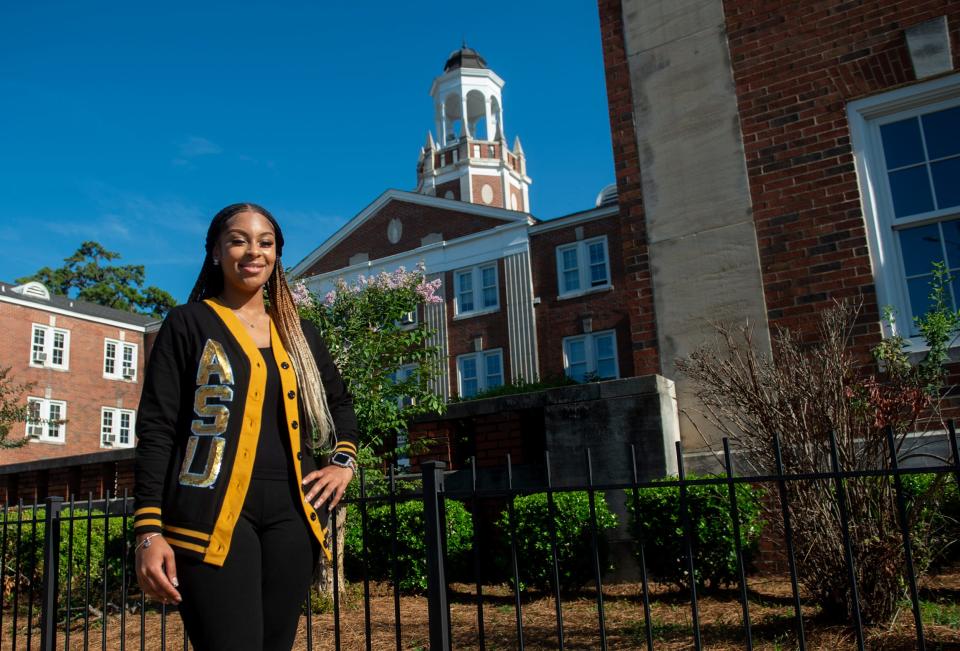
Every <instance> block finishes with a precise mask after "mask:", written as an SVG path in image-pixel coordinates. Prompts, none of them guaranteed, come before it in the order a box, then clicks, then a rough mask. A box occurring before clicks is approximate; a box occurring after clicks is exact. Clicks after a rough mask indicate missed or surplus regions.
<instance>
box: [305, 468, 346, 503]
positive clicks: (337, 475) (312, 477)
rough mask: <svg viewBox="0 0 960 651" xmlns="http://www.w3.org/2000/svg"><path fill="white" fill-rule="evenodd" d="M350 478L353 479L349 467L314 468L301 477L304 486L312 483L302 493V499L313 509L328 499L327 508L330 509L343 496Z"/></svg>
mask: <svg viewBox="0 0 960 651" xmlns="http://www.w3.org/2000/svg"><path fill="white" fill-rule="evenodd" d="M351 479H353V470H352V469H351V468H344V467H342V466H334V465H329V466H326V467H324V468H321V469H320V470H314V471H313V472H311V473H310V474H308V475H307V476H306V477H304V478H303V485H304V486H305V487H306V486H309V485H310V484H311V483H313V485H312V486H310V490H309V491H307V493H306V495H304V499H306V501H307V503H309V504H312V505H313V508H315V509H319V508H320V507H321V506H323V504H324V503H325V502H327V500H330V503H329V505H328V506H327V508H328V509H329V510H331V511H332V510H333V508H334V507H335V506H336V505H337V504H339V503H340V498H342V497H343V493H344V491H346V490H347V485H348V484H349V483H350V480H351ZM318 496H319V497H318Z"/></svg>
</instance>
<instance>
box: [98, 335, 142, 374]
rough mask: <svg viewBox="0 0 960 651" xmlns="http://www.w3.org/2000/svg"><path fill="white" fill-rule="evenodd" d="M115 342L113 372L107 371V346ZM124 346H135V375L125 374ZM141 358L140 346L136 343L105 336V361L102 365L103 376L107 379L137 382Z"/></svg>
mask: <svg viewBox="0 0 960 651" xmlns="http://www.w3.org/2000/svg"><path fill="white" fill-rule="evenodd" d="M109 344H113V345H114V346H115V352H114V360H113V368H114V372H113V373H107V346H108V345H109ZM124 347H128V348H133V360H132V361H133V377H129V378H127V377H124V376H123V349H124ZM139 358H140V346H139V345H138V344H136V343H131V342H129V341H122V340H120V339H112V338H110V337H104V339H103V363H102V364H101V365H100V368H101V370H102V371H103V378H104V379H105V380H118V381H120V382H129V383H131V384H134V383H136V381H137V375H138V372H137V371H138V361H139Z"/></svg>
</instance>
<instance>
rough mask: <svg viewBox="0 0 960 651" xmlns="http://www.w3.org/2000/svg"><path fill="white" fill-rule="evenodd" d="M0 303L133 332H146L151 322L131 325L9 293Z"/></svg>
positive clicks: (1, 296) (0, 297)
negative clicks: (22, 298) (17, 297)
mask: <svg viewBox="0 0 960 651" xmlns="http://www.w3.org/2000/svg"><path fill="white" fill-rule="evenodd" d="M0 303H12V304H14V305H20V306H23V307H32V308H34V309H36V310H41V311H43V312H50V313H52V314H62V315H64V316H69V317H71V318H74V319H81V320H83V321H92V322H93V323H101V324H103V325H109V326H114V327H116V328H123V329H124V330H133V331H134V332H146V331H147V328H148V327H150V325H151V324H147V325H142V326H138V325H133V324H130V323H123V322H122V321H114V320H113V319H105V318H103V317H98V316H91V315H89V314H81V313H79V312H72V311H70V310H65V309H63V308H59V307H53V306H51V305H39V304H37V303H34V302H32V301H22V300H19V299H16V298H13V297H11V296H10V295H0Z"/></svg>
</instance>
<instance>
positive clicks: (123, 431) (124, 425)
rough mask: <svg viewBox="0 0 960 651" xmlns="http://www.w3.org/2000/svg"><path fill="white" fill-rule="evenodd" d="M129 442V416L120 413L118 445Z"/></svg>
mask: <svg viewBox="0 0 960 651" xmlns="http://www.w3.org/2000/svg"><path fill="white" fill-rule="evenodd" d="M129 442H130V414H128V413H126V412H123V411H121V412H120V443H122V444H124V445H126V444H127V443H129Z"/></svg>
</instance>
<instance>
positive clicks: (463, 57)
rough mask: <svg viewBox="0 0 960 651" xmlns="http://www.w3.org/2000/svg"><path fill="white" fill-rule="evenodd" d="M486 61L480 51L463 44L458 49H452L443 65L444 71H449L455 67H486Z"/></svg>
mask: <svg viewBox="0 0 960 651" xmlns="http://www.w3.org/2000/svg"><path fill="white" fill-rule="evenodd" d="M486 67H487V62H486V61H485V60H484V58H483V57H482V56H480V53H479V52H477V51H476V50H474V49H473V48H469V47H467V46H466V45H464V46H463V47H462V48H460V49H459V50H454V51H453V52H451V53H450V56H449V57H447V62H446V63H445V64H444V66H443V71H444V72H450V71H451V70H454V69H456V68H486Z"/></svg>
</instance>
